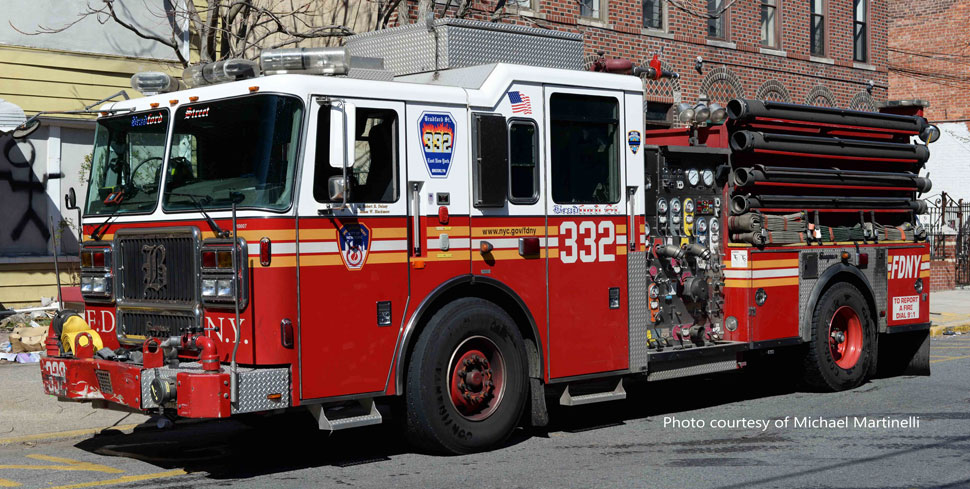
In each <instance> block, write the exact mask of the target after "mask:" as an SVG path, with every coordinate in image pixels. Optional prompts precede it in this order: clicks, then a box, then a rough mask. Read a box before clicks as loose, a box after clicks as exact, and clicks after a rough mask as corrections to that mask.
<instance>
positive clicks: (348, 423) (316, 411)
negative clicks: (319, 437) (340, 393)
mask: <svg viewBox="0 0 970 489" xmlns="http://www.w3.org/2000/svg"><path fill="white" fill-rule="evenodd" d="M358 403H359V405H360V408H359V409H358V408H356V406H347V405H339V406H323V405H320V404H311V405H310V406H308V408H309V409H310V412H311V413H313V417H315V418H317V423H318V424H319V426H320V429H321V430H323V431H336V430H345V429H348V428H358V427H361V426H370V425H374V424H381V422H383V421H384V418H382V417H381V413H380V411H378V410H377V404H375V403H374V400H373V399H362V400H360V401H358ZM361 413H366V414H361Z"/></svg>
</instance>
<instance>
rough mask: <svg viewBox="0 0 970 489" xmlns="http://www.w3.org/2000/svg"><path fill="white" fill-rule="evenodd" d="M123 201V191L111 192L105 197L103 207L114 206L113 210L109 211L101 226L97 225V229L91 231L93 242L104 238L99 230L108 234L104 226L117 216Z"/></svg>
mask: <svg viewBox="0 0 970 489" xmlns="http://www.w3.org/2000/svg"><path fill="white" fill-rule="evenodd" d="M123 200H125V190H124V189H121V190H118V191H115V192H111V193H110V194H108V196H107V197H105V199H104V205H108V204H114V205H115V209H114V210H113V211H111V213H110V214H108V218H107V219H105V220H104V222H102V223H101V224H98V227H96V228H94V230H93V231H91V239H93V240H95V241H101V238H102V237H104V235H103V234H102V233H101V228H104V231H105V232H108V228H106V227H105V226H106V225H107V224H108V222H109V221H111V219H112V218H114V217H115V216H117V215H118V212H120V211H121V202H122V201H123Z"/></svg>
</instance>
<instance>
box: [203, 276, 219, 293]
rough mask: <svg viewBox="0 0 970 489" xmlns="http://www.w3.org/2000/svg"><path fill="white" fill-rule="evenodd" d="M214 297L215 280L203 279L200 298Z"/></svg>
mask: <svg viewBox="0 0 970 489" xmlns="http://www.w3.org/2000/svg"><path fill="white" fill-rule="evenodd" d="M215 295H216V281H215V279H205V280H203V281H202V297H215Z"/></svg>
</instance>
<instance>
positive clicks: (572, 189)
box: [549, 93, 620, 204]
mask: <svg viewBox="0 0 970 489" xmlns="http://www.w3.org/2000/svg"><path fill="white" fill-rule="evenodd" d="M549 105H550V116H549V118H550V122H551V124H550V126H551V133H550V139H551V149H552V161H551V168H552V171H551V177H552V200H553V201H554V202H556V203H557V204H615V203H617V202H619V201H620V164H619V157H620V155H619V135H618V134H617V130H618V128H619V119H618V114H619V104H618V102H617V100H616V99H615V98H612V97H594V96H590V95H574V94H566V93H557V94H553V95H552V97H551V98H550V104H549Z"/></svg>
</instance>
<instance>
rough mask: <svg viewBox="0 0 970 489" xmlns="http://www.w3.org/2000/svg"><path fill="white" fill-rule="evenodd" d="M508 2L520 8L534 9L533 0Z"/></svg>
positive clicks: (510, 0)
mask: <svg viewBox="0 0 970 489" xmlns="http://www.w3.org/2000/svg"><path fill="white" fill-rule="evenodd" d="M508 4H509V5H512V6H515V7H518V8H520V9H525V10H532V0H509V2H508Z"/></svg>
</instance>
